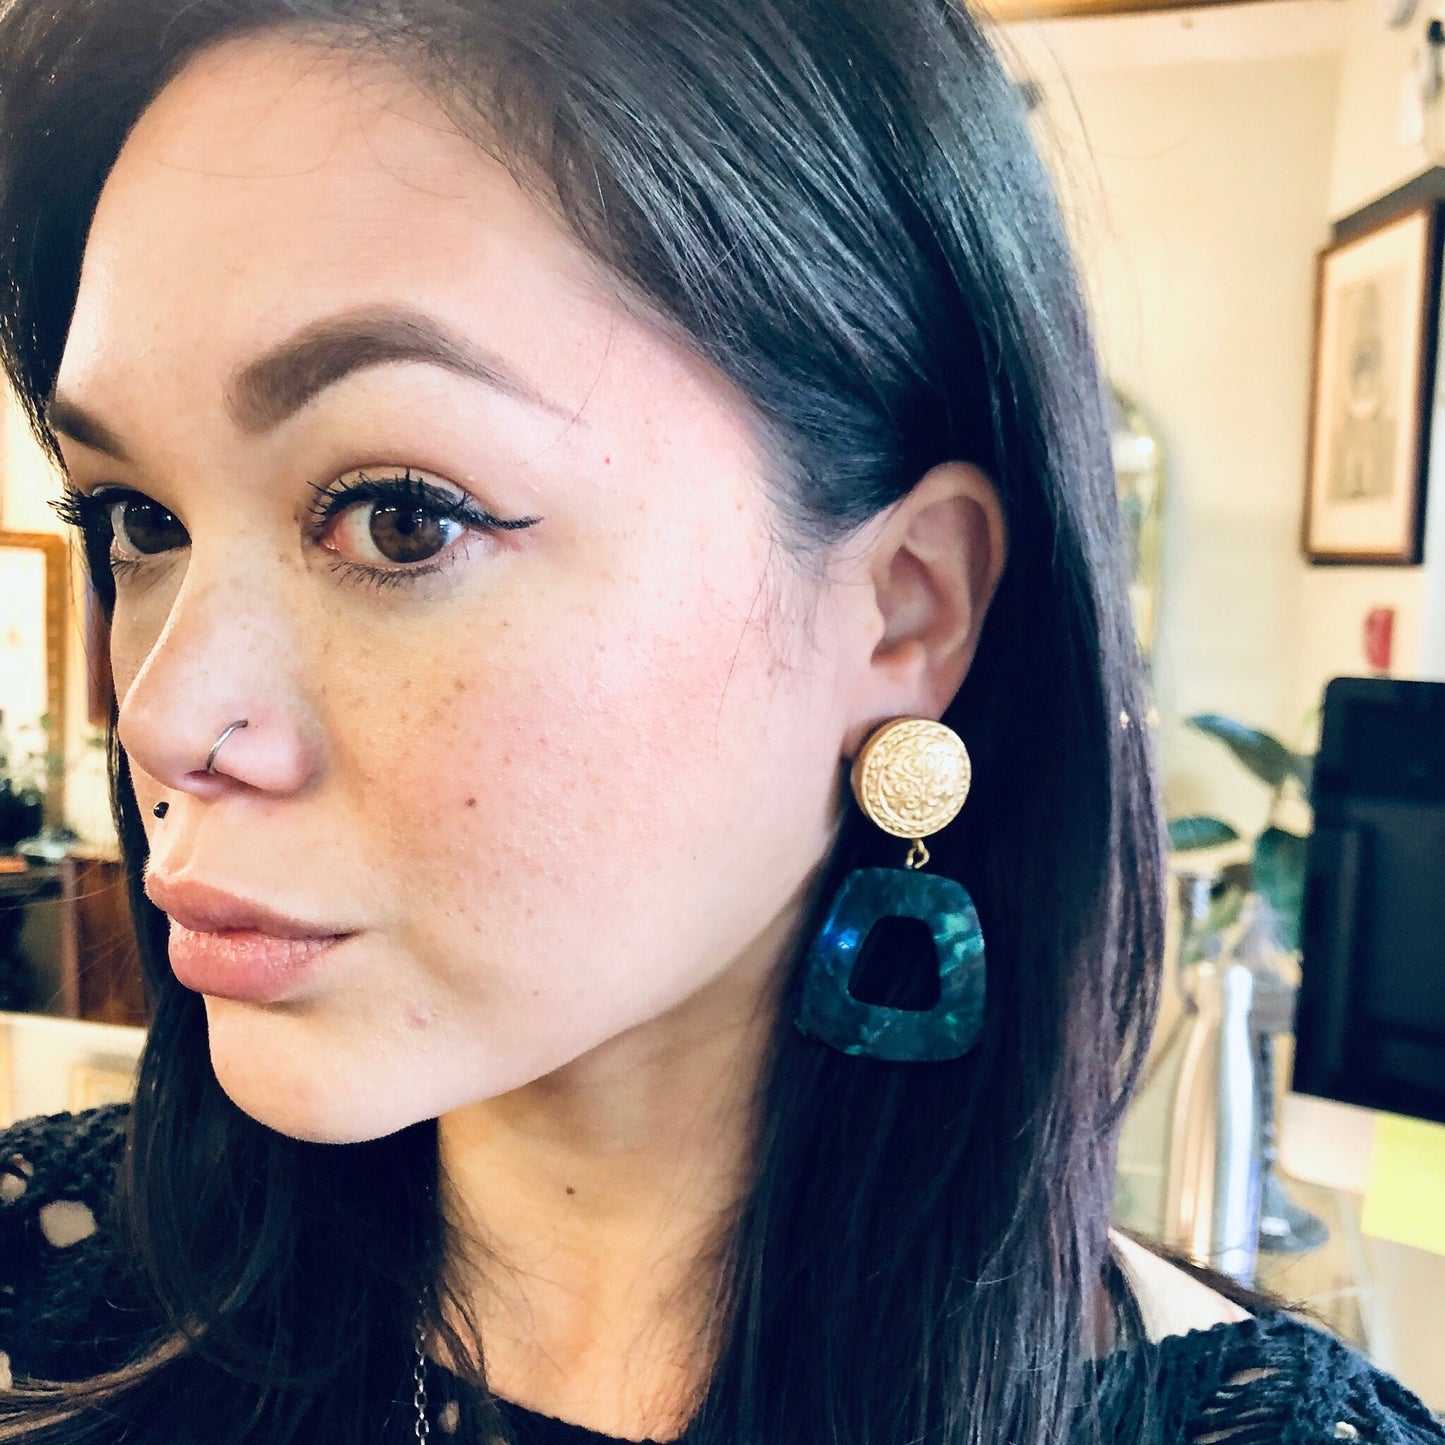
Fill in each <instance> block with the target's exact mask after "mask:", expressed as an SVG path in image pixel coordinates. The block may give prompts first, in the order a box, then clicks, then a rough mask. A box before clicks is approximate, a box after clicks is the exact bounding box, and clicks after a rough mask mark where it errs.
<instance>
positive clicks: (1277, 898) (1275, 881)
mask: <svg viewBox="0 0 1445 1445" xmlns="http://www.w3.org/2000/svg"><path fill="white" fill-rule="evenodd" d="M1309 841H1310V840H1309V839H1308V838H1305V837H1301V836H1300V835H1299V834H1298V833H1291V832H1289V831H1288V830H1287V829H1285V828H1266V829H1265V830H1264V832H1262V833H1261V834H1260V835H1259V837H1258V838H1256V839H1255V840H1254V887H1255V890H1256V892H1258V893H1260V894H1261V895H1263V897H1264V900H1265V902H1266V903H1268V904H1269V905H1270V907H1271V908H1273V909H1274V911H1275V913H1276V914H1277V915H1278V916H1279V935H1280V942H1281V943H1283V944H1284V946H1285V947H1286V948H1288V949H1290V950H1291V951H1293V950H1295V949H1297V948H1298V947H1299V935H1300V912H1301V910H1302V909H1303V907H1304V896H1305V860H1306V858H1307V857H1308V855H1309Z"/></svg>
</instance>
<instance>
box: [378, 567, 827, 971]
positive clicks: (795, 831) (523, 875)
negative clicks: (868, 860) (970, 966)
mask: <svg viewBox="0 0 1445 1445" xmlns="http://www.w3.org/2000/svg"><path fill="white" fill-rule="evenodd" d="M757 594H758V589H757V588H756V586H754V587H752V588H750V589H748V590H747V592H746V593H745V595H743V597H742V602H741V605H740V606H736V607H735V606H734V605H733V601H732V600H731V599H724V600H722V601H721V602H719V600H718V599H717V598H716V597H715V596H711V595H705V596H699V595H698V593H697V588H696V585H695V584H694V586H693V588H692V592H691V593H688V592H687V591H685V590H681V589H680V590H679V591H678V592H677V593H676V594H675V595H674V596H672V597H670V598H666V599H663V598H658V599H656V600H655V601H653V602H649V604H648V605H646V606H643V605H641V604H639V605H636V606H631V607H629V606H625V605H617V604H609V605H608V606H607V607H606V608H602V607H598V608H596V609H592V610H590V611H587V610H583V611H581V612H578V611H576V610H573V609H563V610H560V611H559V612H557V613H555V614H553V615H552V616H551V617H550V618H546V617H543V618H534V619H533V621H532V622H531V623H530V624H529V626H528V628H527V629H526V631H527V639H526V642H525V643H523V642H522V641H521V639H520V637H518V636H517V634H516V632H515V630H514V631H513V632H511V633H508V634H506V635H505V638H504V637H503V635H501V634H498V635H497V636H496V637H494V638H493V641H492V643H491V644H489V646H488V647H487V648H486V650H485V654H484V655H479V656H478V658H477V661H476V664H475V665H474V666H472V667H470V668H468V669H466V670H460V669H459V668H458V666H457V664H456V661H455V659H453V661H452V663H451V675H450V677H449V678H447V679H446V680H445V681H444V682H442V683H440V684H439V685H436V686H433V687H431V688H428V689H427V696H426V698H425V700H424V701H423V699H422V697H421V695H420V693H419V692H418V686H419V684H417V683H413V685H412V686H411V687H410V688H408V689H406V690H404V691H403V693H402V694H401V696H402V697H403V698H404V699H409V701H408V702H405V703H404V705H403V708H402V709H401V712H402V714H404V715H403V716H399V717H398V718H397V724H398V726H397V729H396V730H395V731H392V730H391V729H388V735H389V736H391V737H392V738H393V739H394V741H395V750H394V751H393V752H392V753H391V755H390V756H386V755H384V754H381V753H376V752H373V753H372V754H371V755H370V756H369V757H368V758H367V759H366V765H365V767H364V768H361V769H359V770H358V776H360V777H362V778H364V779H366V782H365V784H364V786H365V788H366V791H367V793H368V794H369V795H370V797H371V798H372V799H374V800H375V801H374V804H373V805H370V806H368V809H367V814H366V816H367V817H368V827H369V829H371V830H372V832H371V836H372V838H373V839H374V840H375V841H378V842H382V846H383V847H384V848H385V849H386V850H387V851H389V852H390V853H391V854H392V856H391V857H389V858H383V857H378V858H376V859H374V860H373V863H374V865H375V866H377V867H378V868H383V869H386V870H388V871H393V870H394V873H395V876H399V877H402V878H405V879H406V880H408V892H407V898H406V904H407V914H408V917H409V919H410V920H411V922H410V924H409V926H410V927H411V928H412V929H413V930H415V931H416V932H415V934H414V944H415V946H416V948H417V949H418V951H419V952H421V953H422V954H423V955H424V956H426V957H429V958H431V959H433V960H443V959H456V960H457V964H458V966H459V967H462V968H466V969H474V968H475V967H476V966H477V965H478V963H481V964H482V965H483V967H482V973H483V975H484V976H486V978H487V981H488V982H489V983H491V984H495V986H497V987H499V988H501V989H503V990H504V991H506V992H512V991H514V990H521V989H524V988H525V991H527V992H529V993H535V992H537V991H538V985H537V984H536V982H535V976H536V973H537V970H536V961H537V959H538V958H539V957H540V958H548V957H553V956H556V955H555V954H554V953H553V952H552V951H553V950H555V951H556V953H557V954H565V955H570V954H573V953H577V952H583V953H585V955H586V956H587V957H588V958H589V960H590V969H589V974H588V977H589V979H590V980H591V981H592V982H593V983H594V984H595V985H596V986H598V987H601V986H602V985H603V984H604V983H607V982H608V981H609V980H611V981H612V982H613V983H616V982H618V981H620V980H621V979H622V978H624V977H625V978H627V979H630V980H633V981H635V982H636V983H637V984H638V986H640V987H646V986H648V981H647V974H648V964H647V954H648V950H649V948H652V949H655V950H658V951H659V963H658V967H659V968H665V964H664V963H663V962H661V955H662V953H665V952H668V951H670V952H672V953H673V954H674V956H676V957H680V958H689V959H690V960H691V962H692V963H694V964H695V965H697V966H705V965H706V960H705V959H704V958H701V957H699V950H703V951H704V952H706V951H707V950H708V949H709V948H712V947H716V948H717V949H718V950H719V951H720V952H723V953H725V952H726V951H727V950H728V949H729V948H730V947H732V946H733V945H734V944H735V943H738V942H739V939H740V938H741V936H742V935H744V934H746V933H747V932H748V930H749V929H751V928H753V927H754V926H760V925H761V922H762V920H763V919H764V918H765V917H766V915H767V914H768V913H769V912H770V911H772V910H773V909H774V907H775V906H776V900H775V899H774V898H771V897H770V896H768V890H769V888H770V887H775V888H776V889H777V890H778V891H779V892H780V893H781V894H784V895H785V894H786V892H787V890H788V888H789V887H790V886H791V884H792V882H793V881H795V879H796V874H797V872H798V871H799V869H801V868H805V867H806V866H807V865H808V863H809V862H810V861H811V858H812V856H814V855H815V854H816V852H817V850H818V849H819V848H820V847H821V846H822V845H823V839H822V836H821V828H822V826H823V823H824V819H825V815H826V802H827V797H826V795H827V790H828V787H829V784H830V782H831V780H832V778H833V775H834V770H835V763H836V757H830V756H829V754H828V751H827V747H826V744H825V743H823V742H821V741H820V740H819V737H818V736H817V734H818V733H819V732H820V731H821V730H822V729H821V728H820V719H821V724H822V727H823V728H825V727H826V721H827V719H826V716H823V715H822V714H823V711H824V710H822V709H819V708H808V707H805V706H803V705H802V703H801V702H800V700H799V698H798V697H797V696H796V695H795V694H793V693H790V692H785V691H784V689H783V686H782V683H781V679H782V678H784V677H792V676H794V674H791V673H779V671H778V669H777V651H776V648H775V645H774V642H773V639H772V638H771V637H770V636H769V635H768V634H767V633H766V631H765V630H764V628H763V627H762V626H761V625H760V623H759V622H758V620H757V619H756V618H752V619H749V617H748V611H749V604H750V603H751V601H752V599H753V598H754V597H756V596H757ZM604 618H606V619H625V621H622V622H611V623H604V622H603V621H602V620H601V619H604ZM437 665H438V668H440V667H441V666H442V664H441V663H440V662H439V663H438V664H437ZM433 675H435V674H433ZM408 739H409V741H407V740H408ZM810 770H811V773H810ZM378 810H382V812H383V813H384V815H385V816H384V819H383V818H382V817H379V816H378ZM793 814H796V816H793ZM800 819H801V822H800ZM789 845H791V846H792V847H794V848H796V850H797V853H798V857H797V858H796V859H791V858H786V857H780V856H775V852H770V850H778V849H779V848H780V847H782V848H784V849H786V847H788V846H789ZM759 875H761V877H760V876H759ZM709 896H713V897H718V898H729V899H731V900H732V902H730V903H729V904H728V907H730V908H731V910H732V918H733V920H734V921H733V922H729V923H728V924H727V925H725V927H726V929H728V930H731V929H732V928H734V927H735V928H736V929H737V930H738V933H739V939H730V938H728V937H724V936H716V935H712V936H710V934H709V930H710V929H712V928H714V926H715V913H714V912H713V911H712V910H711V909H710V906H709V902H708V900H709ZM750 907H753V908H756V909H757V912H758V918H757V919H750V918H749V916H748V909H749V908H750ZM423 935H424V936H423ZM668 945H670V946H671V947H670V948H668V947H667V946H668ZM441 966H443V967H446V966H447V965H446V964H442V965H441ZM562 973H563V974H565V973H566V970H562ZM548 978H549V979H553V980H557V981H558V986H559V987H560V980H561V975H560V974H558V973H556V972H555V971H552V970H549V971H548ZM656 978H657V974H656V972H655V971H654V974H653V979H652V981H653V982H655V981H656ZM524 979H525V980H526V982H525V984H524ZM575 985H576V980H573V981H572V982H571V983H569V985H568V986H569V988H570V987H575ZM468 986H469V987H470V986H471V985H468ZM541 987H542V988H543V989H545V987H546V984H545V983H544V984H542V985H541Z"/></svg>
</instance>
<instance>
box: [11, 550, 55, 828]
mask: <svg viewBox="0 0 1445 1445" xmlns="http://www.w3.org/2000/svg"><path fill="white" fill-rule="evenodd" d="M69 595H70V587H69V553H68V552H67V550H66V545H65V540H64V539H63V538H61V537H57V536H53V535H51V534H49V533H46V532H6V531H0V708H3V710H4V714H5V729H6V732H7V733H8V735H9V736H10V738H11V740H12V742H13V741H15V739H16V733H17V731H18V730H19V729H22V728H24V729H29V730H31V733H32V736H36V737H38V736H39V734H40V733H41V732H42V731H43V729H44V727H45V726H46V725H47V724H48V725H49V727H50V728H51V729H52V730H53V731H52V745H53V746H54V747H56V748H59V747H61V746H62V739H63V738H64V736H65V715H66V714H65V683H66V672H65V668H66V651H67V648H66V639H67V634H68V630H69V622H68V616H67V611H66V609H67V604H68V599H69ZM42 719H44V720H45V721H44V722H42ZM64 790H65V770H64V769H63V768H61V769H59V770H57V771H56V772H54V773H53V774H52V775H51V776H50V778H49V780H48V782H47V786H46V791H45V812H46V821H47V822H49V823H59V822H60V821H61V820H62V819H63V818H64V816H65V792H64Z"/></svg>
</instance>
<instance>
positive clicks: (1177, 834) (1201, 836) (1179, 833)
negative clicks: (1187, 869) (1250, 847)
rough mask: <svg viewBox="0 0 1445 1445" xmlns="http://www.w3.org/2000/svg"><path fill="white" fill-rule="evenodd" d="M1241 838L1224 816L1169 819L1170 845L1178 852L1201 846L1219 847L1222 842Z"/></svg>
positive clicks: (1190, 850) (1193, 849)
mask: <svg viewBox="0 0 1445 1445" xmlns="http://www.w3.org/2000/svg"><path fill="white" fill-rule="evenodd" d="M1238 838H1239V834H1238V833H1236V832H1235V831H1234V829H1233V828H1231V827H1230V826H1229V824H1228V823H1226V822H1225V821H1224V820H1223V819H1222V818H1205V817H1199V816H1194V817H1189V818H1171V819H1170V820H1169V846H1170V847H1171V848H1172V849H1173V850H1174V851H1175V852H1176V853H1192V852H1194V851H1196V850H1197V849H1199V848H1217V847H1219V845H1220V844H1221V843H1233V842H1235V841H1236V840H1237V839H1238Z"/></svg>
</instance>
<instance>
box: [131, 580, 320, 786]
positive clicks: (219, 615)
mask: <svg viewBox="0 0 1445 1445" xmlns="http://www.w3.org/2000/svg"><path fill="white" fill-rule="evenodd" d="M122 605H123V604H122ZM301 641H302V639H301V638H299V637H298V636H297V628H296V625H295V622H294V620H293V619H292V618H291V617H289V616H288V611H287V608H286V606H285V601H284V596H283V589H282V588H280V587H276V586H269V587H261V586H258V585H256V583H255V582H248V581H244V580H243V579H239V578H234V577H232V578H226V577H222V576H216V575H211V576H209V577H208V576H206V575H205V574H204V573H202V572H201V570H200V569H199V567H198V566H197V564H196V561H195V560H194V559H193V560H192V562H191V563H190V565H189V566H188V568H187V573H186V577H185V580H184V581H183V582H182V584H181V587H180V590H179V591H178V592H177V594H176V597H175V600H174V602H173V604H172V606H171V609H170V612H169V614H168V615H167V617H166V620H165V623H164V625H163V627H162V628H161V631H160V634H159V636H157V638H156V640H155V642H154V643H153V644H152V645H151V646H150V648H149V650H148V651H147V652H146V654H145V656H144V659H143V660H142V662H141V664H140V666H139V668H138V669H137V670H136V672H135V675H134V677H133V678H132V679H131V681H130V683H129V685H128V686H127V687H126V689H125V694H124V696H123V698H122V699H121V702H120V705H119V709H118V722H117V730H118V733H119V737H120V742H121V745H122V746H123V747H124V748H125V751H126V754H127V756H128V757H129V759H130V761H131V764H132V766H133V767H135V768H139V769H140V770H142V771H143V772H145V773H146V774H148V775H149V776H150V777H152V778H154V779H155V780H156V781H157V782H159V783H160V784H161V785H162V786H163V787H166V788H172V789H175V790H178V791H181V792H187V793H191V794H193V795H195V796H196V797H199V798H215V797H219V796H222V795H224V794H225V793H226V792H228V791H233V790H235V789H237V788H243V789H255V790H259V791H261V792H265V793H277V794H282V793H290V792H295V791H297V790H299V789H300V788H302V787H304V786H305V785H306V783H307V781H308V780H309V778H310V777H311V776H312V774H313V773H314V771H315V768H316V765H317V760H318V757H319V751H320V749H319V736H318V731H319V730H318V728H317V724H316V718H315V715H314V713H313V712H312V710H311V708H310V706H309V704H308V701H307V697H306V692H305V688H304V685H303V677H302V673H303V672H304V665H303V663H302V661H301V656H302V647H301V645H300V644H301ZM242 723H244V726H242V725H241V724H242ZM233 724H235V726H233ZM218 744H219V746H217V745H218ZM213 750H214V758H213V759H212V767H211V770H209V771H208V770H207V767H206V763H207V759H208V758H212V753H213Z"/></svg>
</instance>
